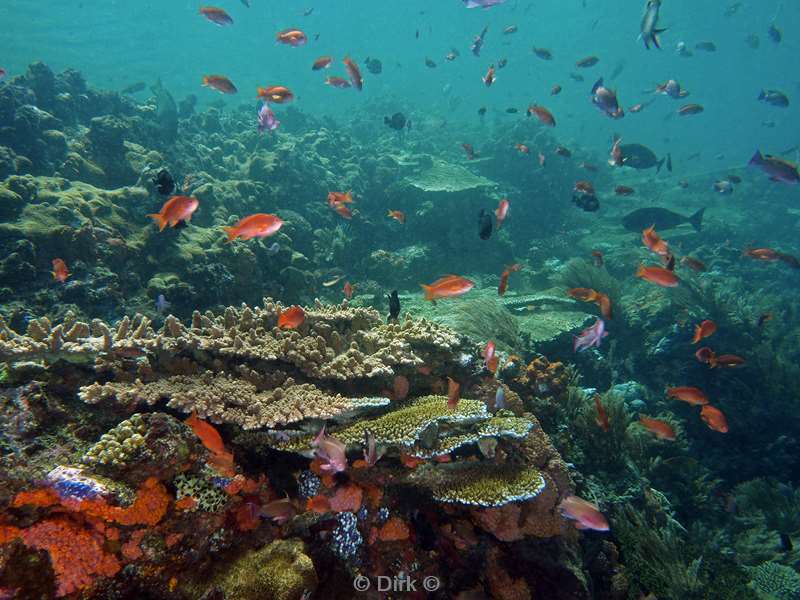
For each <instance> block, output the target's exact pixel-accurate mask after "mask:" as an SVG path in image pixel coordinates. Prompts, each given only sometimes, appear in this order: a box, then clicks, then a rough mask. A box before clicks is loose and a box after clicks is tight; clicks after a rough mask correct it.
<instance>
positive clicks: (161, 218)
mask: <svg viewBox="0 0 800 600" xmlns="http://www.w3.org/2000/svg"><path fill="white" fill-rule="evenodd" d="M199 204H200V203H199V202H198V200H197V198H191V197H189V196H173V197H172V198H170V199H169V200H167V201H166V202H165V203H164V205H163V206H162V207H161V210H160V211H159V212H157V213H155V214H150V215H145V216H147V217H150V218H151V219H153V220H154V221H155V222H156V223H157V224H158V230H159V231H164V227H166V226H167V225H169V226H170V227H175V226H176V225H177V224H178V223H180V222H181V221H186V222H187V223H188V222H189V221H191V220H192V214H193V213H194V211H196V210H197V207H198V206H199Z"/></svg>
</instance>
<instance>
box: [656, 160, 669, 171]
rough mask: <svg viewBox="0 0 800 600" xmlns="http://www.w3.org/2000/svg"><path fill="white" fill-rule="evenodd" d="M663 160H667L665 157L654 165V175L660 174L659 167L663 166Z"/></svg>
mask: <svg viewBox="0 0 800 600" xmlns="http://www.w3.org/2000/svg"><path fill="white" fill-rule="evenodd" d="M665 160H667V157H666V156H665V157H664V158H662V159H661V160H660V161H658V162H657V163H656V173H660V172H661V167H663V166H664V161H665Z"/></svg>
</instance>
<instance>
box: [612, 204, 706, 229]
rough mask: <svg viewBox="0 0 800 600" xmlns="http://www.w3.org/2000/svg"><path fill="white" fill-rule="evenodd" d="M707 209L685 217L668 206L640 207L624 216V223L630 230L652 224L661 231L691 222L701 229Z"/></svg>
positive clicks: (693, 225)
mask: <svg viewBox="0 0 800 600" xmlns="http://www.w3.org/2000/svg"><path fill="white" fill-rule="evenodd" d="M705 210H706V209H705V208H701V209H700V210H698V211H697V212H696V213H694V214H693V215H691V216H690V217H685V216H683V215H680V214H678V213H676V212H672V211H671V210H668V209H666V208H658V207H656V206H652V207H650V208H640V209H638V210H635V211H633V212H632V213H628V214H627V215H625V216H624V217H622V225H623V226H624V227H625V229H627V230H628V231H642V230H643V229H645V228H647V227H650V226H651V225H655V227H656V229H658V230H659V231H660V230H664V229H672V228H674V227H677V226H678V225H682V224H684V223H690V224H691V226H692V227H694V228H695V230H696V231H701V230H702V228H703V213H704V212H705Z"/></svg>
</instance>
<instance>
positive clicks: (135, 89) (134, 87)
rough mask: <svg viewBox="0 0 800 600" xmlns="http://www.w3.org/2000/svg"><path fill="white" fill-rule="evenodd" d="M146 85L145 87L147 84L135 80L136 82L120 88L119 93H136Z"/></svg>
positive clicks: (141, 90)
mask: <svg viewBox="0 0 800 600" xmlns="http://www.w3.org/2000/svg"><path fill="white" fill-rule="evenodd" d="M146 87H147V85H146V84H145V83H144V82H143V81H137V82H136V83H132V84H131V85H129V86H128V87H126V88H123V89H122V90H120V92H119V93H120V94H125V95H128V96H129V95H131V94H136V93H138V92H143V91H144V90H145V88H146Z"/></svg>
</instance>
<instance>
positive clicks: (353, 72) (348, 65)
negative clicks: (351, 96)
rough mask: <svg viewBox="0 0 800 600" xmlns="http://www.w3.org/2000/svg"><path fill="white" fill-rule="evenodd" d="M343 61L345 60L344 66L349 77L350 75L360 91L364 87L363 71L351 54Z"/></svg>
mask: <svg viewBox="0 0 800 600" xmlns="http://www.w3.org/2000/svg"><path fill="white" fill-rule="evenodd" d="M342 62H344V68H345V70H346V71H347V75H348V77H350V81H351V83H352V84H353V86H354V87H355V88H356V89H357V90H358V91H359V92H360V91H361V89H362V88H363V87H364V80H363V79H362V78H361V71H360V70H359V68H358V65H357V64H356V63H354V62H353V60H352V59H351V58H350V57H349V56H346V57H345V58H344V60H343V61H342Z"/></svg>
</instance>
